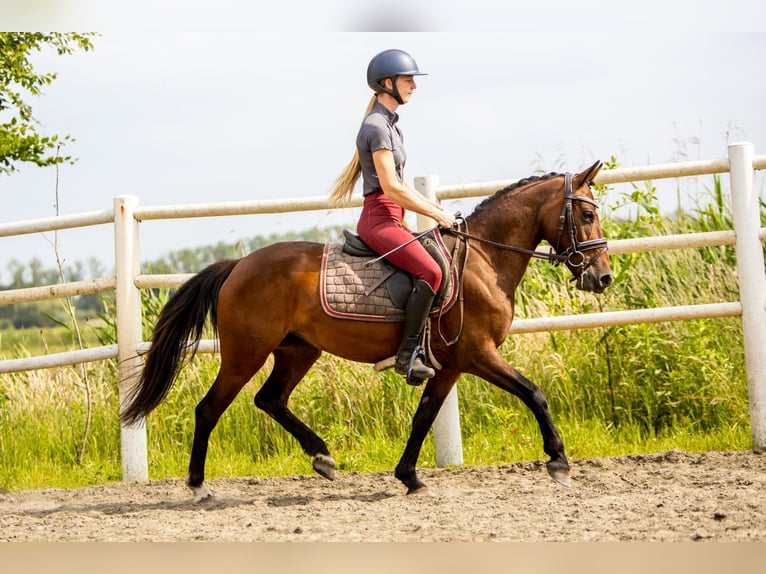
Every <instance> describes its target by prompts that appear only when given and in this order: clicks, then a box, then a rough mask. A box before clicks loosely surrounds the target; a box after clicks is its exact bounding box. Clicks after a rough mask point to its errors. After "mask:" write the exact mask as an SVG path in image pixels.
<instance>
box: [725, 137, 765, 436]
mask: <svg viewBox="0 0 766 574" xmlns="http://www.w3.org/2000/svg"><path fill="white" fill-rule="evenodd" d="M753 155H754V152H753V144H751V143H746V142H742V143H734V144H731V145H730V146H729V178H730V182H731V202H732V213H733V216H734V231H735V232H736V235H737V240H736V244H735V248H736V253H737V275H738V276H739V293H740V301H741V303H742V331H743V335H744V345H745V370H746V373H747V388H748V393H749V396H750V426H751V430H752V436H753V448H759V449H762V448H766V273H764V262H763V246H762V244H761V241H760V239H759V236H758V234H759V231H760V227H761V217H760V216H761V208H760V203H759V197H758V192H757V191H756V190H755V189H754V188H755V186H754V185H753V179H754V176H755V173H754V170H753Z"/></svg>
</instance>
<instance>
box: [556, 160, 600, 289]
mask: <svg viewBox="0 0 766 574" xmlns="http://www.w3.org/2000/svg"><path fill="white" fill-rule="evenodd" d="M601 165H602V164H601V162H600V161H597V162H596V163H594V164H593V165H592V166H590V167H589V168H588V169H586V170H584V171H582V172H580V173H577V174H574V175H573V174H566V175H565V176H564V177H563V178H562V179H563V180H562V186H563V193H562V194H561V195H557V197H558V198H559V199H557V201H556V206H557V208H558V209H557V208H556V207H551V209H547V210H545V211H546V214H547V217H546V224H545V225H544V233H545V239H546V241H548V243H550V244H551V245H552V246H553V248H554V249H555V250H556V254H557V255H558V258H559V260H562V261H563V262H564V264H565V265H566V266H567V267H568V268H569V270H570V271H571V272H572V274H573V275H574V276H575V279H576V281H577V283H576V284H577V288H578V289H582V290H583V291H593V292H594V293H603V291H604V289H606V288H607V287H609V285H611V284H612V268H611V267H610V266H609V255H608V253H607V246H606V240H605V239H604V235H603V232H602V230H601V223H600V221H599V217H598V204H597V203H596V202H595V201H594V200H593V192H592V191H591V189H590V184H591V182H592V181H593V179H594V178H595V177H596V174H597V173H598V172H599V170H600V169H601Z"/></svg>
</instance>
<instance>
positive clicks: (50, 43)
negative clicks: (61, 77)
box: [0, 32, 95, 175]
mask: <svg viewBox="0 0 766 574" xmlns="http://www.w3.org/2000/svg"><path fill="white" fill-rule="evenodd" d="M94 35H95V34H92V33H86V34H77V33H74V32H66V33H64V32H53V33H50V34H44V33H41V32H0V122H4V123H0V175H3V174H5V175H7V174H10V173H12V172H14V171H16V164H17V163H20V162H31V163H34V164H35V165H38V166H41V167H43V166H48V165H54V164H57V163H64V162H71V161H72V159H71V158H70V157H68V156H64V157H61V156H59V153H58V148H59V147H60V146H61V145H63V144H64V143H65V142H66V141H71V138H70V137H69V136H64V137H63V138H61V137H59V136H58V135H50V136H49V135H44V134H41V133H39V132H38V127H39V125H40V124H39V122H38V121H37V120H36V119H35V118H34V116H33V115H32V107H31V106H30V105H29V104H28V103H27V101H25V98H26V97H28V96H39V95H40V94H41V93H42V88H43V87H44V86H47V85H50V84H51V83H52V82H53V80H55V79H56V76H57V74H55V73H38V72H37V71H36V70H35V69H34V66H33V65H32V63H31V62H30V55H31V54H32V53H33V52H39V51H42V50H43V49H44V48H52V49H54V50H56V52H57V53H58V54H59V55H60V56H61V55H65V54H71V53H72V52H74V51H75V50H77V49H81V50H85V51H88V50H91V49H92V48H93V44H92V43H91V38H92V37H93V36H94ZM9 116H10V119H8V118H9Z"/></svg>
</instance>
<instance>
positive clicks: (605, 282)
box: [601, 275, 612, 289]
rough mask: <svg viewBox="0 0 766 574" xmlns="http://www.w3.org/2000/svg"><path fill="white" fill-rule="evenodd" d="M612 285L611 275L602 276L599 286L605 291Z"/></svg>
mask: <svg viewBox="0 0 766 574" xmlns="http://www.w3.org/2000/svg"><path fill="white" fill-rule="evenodd" d="M611 284H612V276H611V275H602V276H601V286H602V287H603V288H604V289H606V288H607V287H609V286H610V285H611Z"/></svg>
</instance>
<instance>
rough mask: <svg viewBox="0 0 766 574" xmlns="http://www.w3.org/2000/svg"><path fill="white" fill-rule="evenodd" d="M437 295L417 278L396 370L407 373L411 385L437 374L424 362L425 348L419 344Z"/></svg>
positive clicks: (409, 301)
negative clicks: (422, 358) (422, 354)
mask: <svg viewBox="0 0 766 574" xmlns="http://www.w3.org/2000/svg"><path fill="white" fill-rule="evenodd" d="M435 295H436V294H435V293H434V292H433V290H432V289H431V286H430V285H429V284H428V283H426V282H425V281H423V280H421V279H416V280H415V286H414V287H413V288H412V292H411V293H410V296H409V298H408V299H407V305H406V306H405V309H404V313H405V316H404V335H403V337H402V343H401V345H399V350H398V351H397V353H396V364H395V365H394V370H395V371H396V372H397V373H399V374H400V375H405V377H406V378H407V382H408V383H409V384H411V385H420V384H422V383H423V381H425V380H426V379H430V378H431V377H433V376H434V374H435V373H434V370H433V369H432V368H431V367H428V366H427V365H424V364H423V361H422V360H421V357H420V355H421V353H422V352H423V349H422V348H421V347H420V345H419V343H420V336H421V333H422V332H423V326H424V325H425V322H426V319H427V318H428V313H429V311H430V310H431V305H432V304H433V301H434V296H435Z"/></svg>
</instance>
